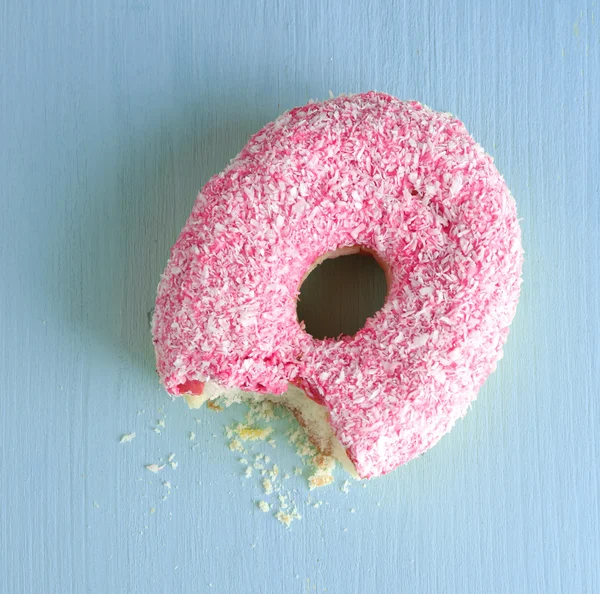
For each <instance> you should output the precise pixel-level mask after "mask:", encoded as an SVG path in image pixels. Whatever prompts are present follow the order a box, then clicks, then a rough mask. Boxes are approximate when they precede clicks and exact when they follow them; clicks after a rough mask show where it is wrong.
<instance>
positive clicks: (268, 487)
mask: <svg viewBox="0 0 600 594" xmlns="http://www.w3.org/2000/svg"><path fill="white" fill-rule="evenodd" d="M262 485H263V489H264V490H265V494H266V495H270V494H271V493H273V483H272V482H271V481H270V480H269V479H264V480H263V482H262Z"/></svg>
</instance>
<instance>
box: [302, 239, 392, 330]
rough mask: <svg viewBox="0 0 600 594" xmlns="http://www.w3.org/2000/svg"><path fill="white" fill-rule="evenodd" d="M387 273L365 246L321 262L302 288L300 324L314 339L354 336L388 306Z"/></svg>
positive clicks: (342, 250)
mask: <svg viewBox="0 0 600 594" xmlns="http://www.w3.org/2000/svg"><path fill="white" fill-rule="evenodd" d="M387 292H388V282H387V279H386V271H385V270H384V268H383V267H382V265H381V263H380V262H379V261H378V259H377V257H376V256H375V255H374V254H373V253H372V252H371V251H370V250H368V249H366V248H363V247H361V246H353V247H350V248H343V249H340V250H337V251H335V252H329V253H327V254H325V255H324V256H322V257H320V258H318V259H317V260H316V262H315V263H314V264H313V266H312V267H311V268H310V270H309V272H308V273H307V275H306V276H305V278H304V280H303V282H302V284H301V285H300V295H299V298H298V301H297V304H296V314H297V316H298V321H299V322H300V323H304V329H305V330H306V332H307V333H308V334H310V335H311V336H312V337H313V338H316V339H319V340H323V339H325V338H337V337H341V336H353V335H354V334H356V333H357V332H358V331H359V330H360V329H361V328H363V327H364V325H365V323H366V321H367V320H368V319H369V318H370V317H372V316H373V315H375V314H376V313H377V312H378V311H379V310H380V309H381V308H382V307H383V305H384V303H385V299H386V296H387Z"/></svg>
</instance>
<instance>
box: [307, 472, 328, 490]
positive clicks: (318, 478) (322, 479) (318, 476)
mask: <svg viewBox="0 0 600 594" xmlns="http://www.w3.org/2000/svg"><path fill="white" fill-rule="evenodd" d="M331 483H333V476H332V475H331V474H327V473H323V472H320V471H317V472H315V473H314V474H312V475H311V476H309V477H308V486H309V488H310V490H311V491H312V490H313V489H318V488H319V487H325V486H327V485H330V484H331Z"/></svg>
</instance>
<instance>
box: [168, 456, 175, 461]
mask: <svg viewBox="0 0 600 594" xmlns="http://www.w3.org/2000/svg"><path fill="white" fill-rule="evenodd" d="M174 459H175V454H169V457H168V458H167V462H173V460H174Z"/></svg>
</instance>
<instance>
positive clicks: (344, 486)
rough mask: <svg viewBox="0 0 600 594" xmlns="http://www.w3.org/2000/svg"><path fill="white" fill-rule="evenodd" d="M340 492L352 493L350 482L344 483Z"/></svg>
mask: <svg viewBox="0 0 600 594" xmlns="http://www.w3.org/2000/svg"><path fill="white" fill-rule="evenodd" d="M340 490H341V491H342V492H343V493H348V492H349V491H350V481H344V484H343V485H342V487H341V489H340Z"/></svg>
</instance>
